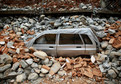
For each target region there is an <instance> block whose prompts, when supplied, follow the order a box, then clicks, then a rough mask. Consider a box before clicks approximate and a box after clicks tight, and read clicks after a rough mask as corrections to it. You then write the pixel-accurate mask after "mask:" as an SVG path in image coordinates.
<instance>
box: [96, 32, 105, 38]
mask: <svg viewBox="0 0 121 84" xmlns="http://www.w3.org/2000/svg"><path fill="white" fill-rule="evenodd" d="M96 34H97V36H98V37H100V38H103V37H105V36H106V35H107V34H106V33H105V32H104V31H100V32H96Z"/></svg>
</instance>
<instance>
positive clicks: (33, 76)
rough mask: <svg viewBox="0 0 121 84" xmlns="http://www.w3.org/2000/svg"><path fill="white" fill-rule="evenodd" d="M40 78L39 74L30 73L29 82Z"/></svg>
mask: <svg viewBox="0 0 121 84" xmlns="http://www.w3.org/2000/svg"><path fill="white" fill-rule="evenodd" d="M37 78H38V74H37V73H30V74H29V76H28V80H35V79H37Z"/></svg>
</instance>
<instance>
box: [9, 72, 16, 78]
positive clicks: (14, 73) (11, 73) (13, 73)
mask: <svg viewBox="0 0 121 84" xmlns="http://www.w3.org/2000/svg"><path fill="white" fill-rule="evenodd" d="M16 75H18V74H17V73H16V72H10V73H9V74H8V76H9V77H10V76H16Z"/></svg>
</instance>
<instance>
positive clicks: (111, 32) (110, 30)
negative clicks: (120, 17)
mask: <svg viewBox="0 0 121 84" xmlns="http://www.w3.org/2000/svg"><path fill="white" fill-rule="evenodd" d="M108 32H109V33H110V34H114V33H116V31H115V30H113V29H108Z"/></svg>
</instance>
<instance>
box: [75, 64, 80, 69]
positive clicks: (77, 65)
mask: <svg viewBox="0 0 121 84" xmlns="http://www.w3.org/2000/svg"><path fill="white" fill-rule="evenodd" d="M80 67H82V65H81V64H76V65H74V68H80Z"/></svg>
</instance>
